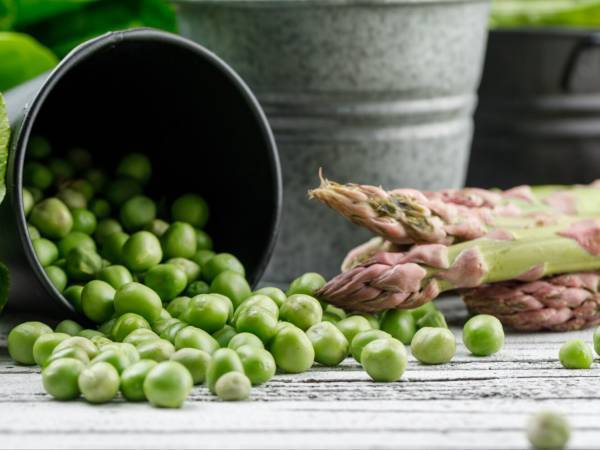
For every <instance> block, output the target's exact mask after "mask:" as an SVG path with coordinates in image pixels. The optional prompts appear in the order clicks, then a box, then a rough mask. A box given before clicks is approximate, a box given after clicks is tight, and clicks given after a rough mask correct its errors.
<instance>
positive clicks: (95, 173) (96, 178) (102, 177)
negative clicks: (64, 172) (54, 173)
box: [68, 168, 106, 192]
mask: <svg viewBox="0 0 600 450" xmlns="http://www.w3.org/2000/svg"><path fill="white" fill-rule="evenodd" d="M68 178H71V177H68ZM84 179H85V180H87V181H88V182H89V183H90V184H91V185H92V187H93V188H94V191H95V192H100V191H101V190H102V189H103V188H104V186H105V185H106V174H105V173H104V172H103V171H102V170H100V169H93V168H92V169H89V170H86V172H85V174H84Z"/></svg>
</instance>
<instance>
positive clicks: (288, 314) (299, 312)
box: [281, 294, 323, 331]
mask: <svg viewBox="0 0 600 450" xmlns="http://www.w3.org/2000/svg"><path fill="white" fill-rule="evenodd" d="M281 318H282V319H283V320H285V321H287V322H290V323H293V324H294V325H296V326H297V327H298V328H300V329H301V330H303V331H304V330H307V329H308V328H310V327H311V326H313V325H315V324H317V323H319V322H321V319H322V318H323V309H322V308H321V304H320V303H319V301H318V300H317V299H316V298H313V297H311V296H310V295H305V294H294V295H292V296H291V297H288V299H287V300H286V301H285V302H284V303H283V305H282V306H281Z"/></svg>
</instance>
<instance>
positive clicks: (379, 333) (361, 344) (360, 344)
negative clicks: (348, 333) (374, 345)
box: [350, 330, 392, 363]
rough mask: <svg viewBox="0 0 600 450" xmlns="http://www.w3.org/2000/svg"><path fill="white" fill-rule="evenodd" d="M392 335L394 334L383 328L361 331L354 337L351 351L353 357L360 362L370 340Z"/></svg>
mask: <svg viewBox="0 0 600 450" xmlns="http://www.w3.org/2000/svg"><path fill="white" fill-rule="evenodd" d="M391 337H392V336H391V335H390V334H389V333H386V332H385V331H383V330H366V331H361V332H360V333H358V334H357V335H356V336H354V339H352V343H351V344H350V353H352V357H353V358H354V359H355V360H357V361H358V362H359V363H360V358H361V354H362V351H363V349H364V348H365V346H366V345H367V344H368V343H369V342H371V341H374V340H375V339H386V338H391Z"/></svg>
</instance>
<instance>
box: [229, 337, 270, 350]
mask: <svg viewBox="0 0 600 450" xmlns="http://www.w3.org/2000/svg"><path fill="white" fill-rule="evenodd" d="M243 345H249V346H251V347H255V348H265V346H264V344H263V342H262V341H261V340H260V339H259V338H258V337H256V336H255V335H253V334H252V333H239V334H236V335H235V336H233V337H232V338H231V339H230V341H229V343H228V344H227V347H228V348H230V349H232V350H237V349H238V348H239V347H242V346H243Z"/></svg>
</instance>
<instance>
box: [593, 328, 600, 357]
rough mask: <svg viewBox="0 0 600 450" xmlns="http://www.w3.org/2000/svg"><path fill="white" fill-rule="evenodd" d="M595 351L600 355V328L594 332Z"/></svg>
mask: <svg viewBox="0 0 600 450" xmlns="http://www.w3.org/2000/svg"><path fill="white" fill-rule="evenodd" d="M593 339H594V350H595V351H596V354H598V355H600V327H596V329H595V330H594V337H593Z"/></svg>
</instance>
